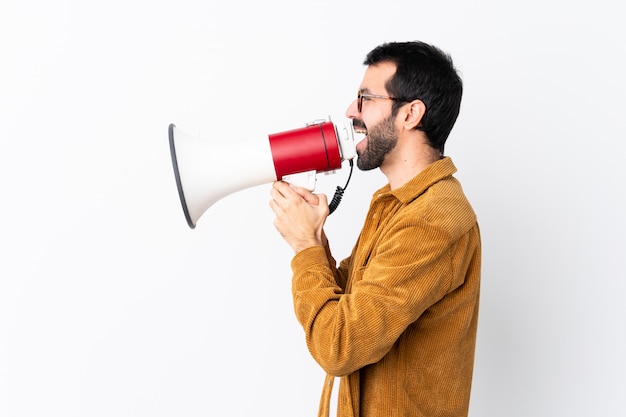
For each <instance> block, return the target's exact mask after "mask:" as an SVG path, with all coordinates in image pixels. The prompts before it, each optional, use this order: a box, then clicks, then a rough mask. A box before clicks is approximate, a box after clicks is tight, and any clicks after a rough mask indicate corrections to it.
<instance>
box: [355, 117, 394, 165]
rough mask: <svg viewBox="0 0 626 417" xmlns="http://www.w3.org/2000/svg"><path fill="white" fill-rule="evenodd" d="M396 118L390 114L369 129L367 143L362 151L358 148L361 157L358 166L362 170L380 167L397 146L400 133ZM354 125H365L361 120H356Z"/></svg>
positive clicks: (357, 162)
mask: <svg viewBox="0 0 626 417" xmlns="http://www.w3.org/2000/svg"><path fill="white" fill-rule="evenodd" d="M394 119H395V117H394V116H391V115H390V116H389V117H387V118H385V119H384V120H383V121H381V122H380V123H378V124H377V125H376V126H372V127H371V128H370V129H367V144H366V146H365V148H364V149H363V150H362V151H361V152H359V151H358V150H357V155H358V156H359V157H358V159H357V161H356V166H357V167H359V169H360V170H361V171H369V170H372V169H376V168H380V166H381V165H382V164H383V161H384V160H385V156H387V154H388V153H389V152H391V150H392V149H393V148H395V147H396V144H397V143H398V135H397V134H396V130H395V126H394V124H393V123H394ZM354 125H355V126H360V127H365V125H364V124H363V122H362V121H360V120H358V121H357V120H355V121H354Z"/></svg>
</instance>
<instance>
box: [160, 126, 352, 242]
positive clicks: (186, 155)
mask: <svg viewBox="0 0 626 417" xmlns="http://www.w3.org/2000/svg"><path fill="white" fill-rule="evenodd" d="M268 139H269V140H249V141H246V142H245V143H242V142H238V143H233V142H226V141H215V140H202V139H199V138H197V137H193V136H191V135H188V134H186V133H184V132H183V131H181V130H180V129H178V128H177V127H176V126H175V125H174V124H170V126H169V142H170V153H171V156H172V165H173V167H174V175H175V177H176V186H177V188H178V195H179V197H180V202H181V204H182V206H183V211H184V213H185V218H186V219H187V224H188V225H189V227H190V228H192V229H193V228H195V227H196V223H197V221H198V220H199V219H200V217H201V216H202V215H203V214H204V212H206V211H207V210H208V209H209V207H211V206H212V205H213V204H215V203H216V202H217V201H218V200H220V199H221V198H223V197H225V196H227V195H229V194H231V193H234V192H236V191H240V190H243V189H245V188H249V187H253V186H256V185H261V184H266V183H270V182H274V181H276V180H283V181H286V182H289V183H291V184H294V185H297V186H300V187H304V188H306V189H308V190H311V191H313V190H314V189H315V183H316V175H317V173H330V172H334V171H336V170H338V169H340V168H341V166H342V162H343V161H346V160H349V161H350V164H351V165H352V159H353V158H354V157H355V156H356V149H355V145H354V130H353V128H352V123H347V124H342V123H333V122H331V121H330V120H329V121H326V120H315V121H313V122H310V123H307V124H306V126H305V127H302V128H297V129H293V130H288V131H285V132H279V133H273V134H269V135H268ZM346 185H347V184H346ZM339 189H341V187H337V190H339ZM337 204H338V202H337Z"/></svg>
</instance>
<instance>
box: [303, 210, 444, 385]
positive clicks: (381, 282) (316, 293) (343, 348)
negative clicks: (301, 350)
mask: <svg viewBox="0 0 626 417" xmlns="http://www.w3.org/2000/svg"><path fill="white" fill-rule="evenodd" d="M451 246H452V243H451V241H450V237H449V235H448V234H447V233H446V232H445V231H444V230H442V229H440V228H437V227H434V226H432V225H429V224H427V223H426V222H424V221H423V220H422V221H420V220H415V221H413V222H412V223H411V224H396V225H395V226H393V227H391V228H390V229H389V230H388V232H387V233H386V235H385V236H383V237H381V239H380V241H379V243H378V245H377V247H376V248H374V250H373V251H372V253H371V254H370V255H369V256H368V257H367V258H366V259H365V260H364V261H363V263H362V264H361V265H354V266H353V267H351V268H352V274H353V276H352V277H351V282H353V283H354V284H353V285H352V288H351V289H350V291H349V293H347V294H344V290H345V287H344V288H342V287H341V286H340V285H338V283H337V278H336V277H338V276H341V271H342V269H344V270H345V269H346V268H347V263H346V262H342V265H341V266H340V268H339V270H337V269H335V268H334V266H333V267H331V265H329V263H328V260H327V258H326V253H325V251H324V249H323V248H322V247H315V248H309V249H307V250H305V251H302V252H300V253H299V254H297V255H296V256H295V257H294V259H293V261H292V270H293V272H294V275H293V281H292V294H293V300H294V309H295V313H296V317H297V319H298V321H299V322H300V324H301V325H302V326H303V328H304V331H305V335H306V341H307V346H308V348H309V351H310V352H311V354H312V356H313V357H314V358H315V360H316V361H317V362H318V363H319V364H320V365H321V366H322V368H323V369H324V370H325V371H326V372H328V373H329V374H331V375H337V376H341V375H347V374H349V373H352V372H354V371H356V370H358V369H360V368H362V367H363V366H365V365H368V364H371V363H374V362H377V361H379V360H380V359H381V358H382V357H383V356H384V355H385V354H386V353H387V352H388V351H389V350H390V349H391V347H392V346H393V344H394V343H395V342H396V340H397V339H398V338H399V337H400V335H401V334H402V333H403V332H404V330H405V329H406V328H407V327H408V326H409V325H410V324H411V323H413V322H414V321H415V320H417V318H418V317H419V316H420V315H421V314H422V313H423V312H424V311H425V310H426V309H427V308H428V307H430V306H431V305H433V304H434V303H436V302H437V301H438V300H440V299H441V298H442V297H444V296H445V294H446V293H447V292H448V291H450V287H451V283H452V277H451V276H452V275H453V274H452V269H453V268H452V266H451V250H452V249H451ZM352 261H354V253H353V259H352ZM344 272H345V271H344Z"/></svg>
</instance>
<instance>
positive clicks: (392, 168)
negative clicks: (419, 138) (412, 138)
mask: <svg viewBox="0 0 626 417" xmlns="http://www.w3.org/2000/svg"><path fill="white" fill-rule="evenodd" d="M405 148H406V149H402V147H400V149H398V147H396V149H394V152H392V153H390V154H388V155H387V157H386V158H385V161H384V162H383V165H382V166H381V167H380V170H381V172H382V173H383V174H385V176H386V177H387V180H388V181H389V186H390V187H391V189H392V190H395V189H397V188H400V187H402V186H403V185H404V184H406V183H407V182H409V181H410V180H412V179H413V178H415V176H416V175H417V174H419V173H420V172H422V171H423V170H424V169H426V168H427V167H428V166H429V165H430V164H432V163H433V162H435V161H438V160H439V159H441V154H440V152H439V150H438V149H433V148H431V147H430V146H428V145H421V146H410V147H405Z"/></svg>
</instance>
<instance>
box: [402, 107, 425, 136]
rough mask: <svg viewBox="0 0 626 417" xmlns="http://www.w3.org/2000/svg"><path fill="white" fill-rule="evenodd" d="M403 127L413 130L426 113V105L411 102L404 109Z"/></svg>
mask: <svg viewBox="0 0 626 417" xmlns="http://www.w3.org/2000/svg"><path fill="white" fill-rule="evenodd" d="M404 110H405V114H404V127H405V129H407V130H413V129H415V128H416V127H418V126H419V125H420V124H421V123H422V118H423V117H424V113H426V105H425V104H424V102H423V101H422V100H413V101H412V102H410V103H409V105H408V106H405V108H404Z"/></svg>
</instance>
